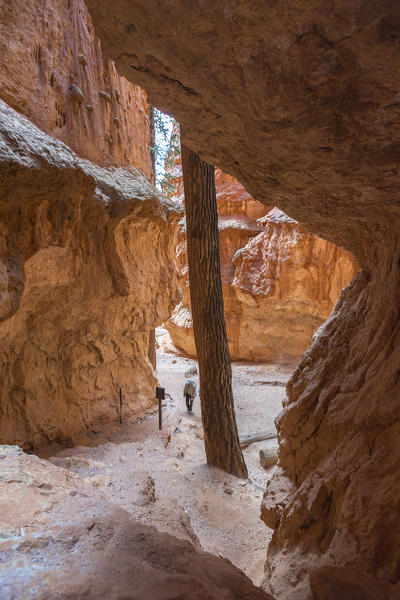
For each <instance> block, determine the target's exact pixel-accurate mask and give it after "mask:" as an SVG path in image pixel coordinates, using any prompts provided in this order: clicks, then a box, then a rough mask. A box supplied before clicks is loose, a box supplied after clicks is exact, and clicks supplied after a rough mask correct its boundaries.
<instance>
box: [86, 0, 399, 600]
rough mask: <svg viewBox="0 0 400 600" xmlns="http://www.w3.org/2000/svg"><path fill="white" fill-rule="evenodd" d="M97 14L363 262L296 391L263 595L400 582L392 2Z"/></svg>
mask: <svg viewBox="0 0 400 600" xmlns="http://www.w3.org/2000/svg"><path fill="white" fill-rule="evenodd" d="M88 7H89V10H90V11H91V15H92V18H93V19H94V23H95V27H96V31H97V33H98V35H100V37H101V39H102V43H103V45H104V46H105V47H106V49H107V51H108V52H109V54H110V56H111V57H112V58H114V59H116V60H117V65H118V67H119V68H121V69H122V72H123V73H124V75H126V76H127V77H128V78H129V79H131V80H132V81H134V82H135V83H138V84H140V85H143V87H145V88H146V90H147V91H148V92H149V93H150V98H151V99H152V101H153V102H154V103H156V104H157V105H158V106H159V107H160V108H162V109H164V110H167V111H169V112H170V113H172V114H173V115H174V116H175V118H176V119H177V120H178V121H179V122H180V123H181V126H182V131H183V136H184V137H185V143H186V144H187V145H189V146H190V147H192V148H193V149H194V150H196V151H197V152H198V153H199V154H200V156H201V157H202V158H204V159H205V160H207V161H208V162H210V163H212V164H216V165H217V166H218V167H220V168H222V169H223V170H225V171H227V172H228V173H230V174H231V175H233V176H235V177H237V179H238V180H239V181H240V182H241V183H242V184H243V185H245V187H246V189H247V190H248V191H249V193H250V194H251V195H252V196H253V197H254V198H255V199H256V200H259V201H262V202H265V203H266V204H268V205H271V204H273V205H274V206H278V207H279V208H280V209H281V210H283V211H284V212H285V213H286V214H288V215H290V216H291V217H292V218H294V219H296V220H297V221H298V222H299V223H300V224H301V225H302V226H305V227H306V228H307V230H309V231H311V232H312V233H313V234H315V235H318V236H320V237H322V238H325V239H328V240H329V241H330V242H333V243H335V244H337V245H339V246H343V247H344V248H346V249H347V250H350V251H351V252H353V253H354V255H355V257H356V259H357V261H358V263H359V264H360V265H361V267H362V269H363V270H362V272H361V273H359V274H358V275H356V277H355V278H354V280H353V281H352V283H351V285H350V286H348V287H347V288H346V290H345V291H344V292H343V293H342V295H341V297H340V299H339V302H338V303H337V305H336V307H335V310H334V312H333V314H332V316H331V317H330V319H329V320H328V322H327V323H326V324H325V325H324V326H323V328H321V329H320V330H319V332H318V335H317V336H315V338H314V341H313V343H312V346H311V348H310V350H309V351H307V352H306V354H305V355H304V357H303V359H302V360H301V362H300V364H299V365H298V367H297V369H296V371H295V372H294V374H293V377H292V379H291V381H290V383H289V385H288V390H287V394H288V395H287V401H286V403H285V407H284V411H283V414H282V415H281V417H280V419H279V423H278V429H279V439H280V471H279V472H277V473H276V474H275V476H274V479H273V482H272V483H271V485H270V486H269V488H268V490H267V494H266V498H265V503H264V509H263V515H264V518H265V520H266V521H267V522H268V524H270V525H271V526H273V527H274V528H275V533H274V536H273V541H272V543H271V545H270V550H269V555H268V565H267V569H268V582H269V583H268V585H270V586H271V587H272V589H273V590H274V591H276V595H278V594H279V596H280V598H282V599H285V598H289V597H290V598H291V599H294V598H301V599H303V600H304V599H306V598H307V599H308V598H310V597H311V588H310V586H309V579H310V575H311V579H312V581H314V583H315V581H317V579H318V578H317V577H315V572H316V569H318V572H319V573H320V572H321V571H320V569H321V568H322V566H321V563H324V566H326V567H328V566H330V567H332V568H345V566H346V568H347V567H349V568H350V567H352V568H354V569H356V571H357V572H359V573H360V572H363V571H368V572H369V574H371V575H372V576H374V577H376V578H378V579H380V580H381V581H390V582H391V584H395V583H396V582H398V581H399V580H400V572H399V564H400V563H399V557H398V544H397V542H396V540H397V539H398V537H399V533H400V530H399V527H400V526H399V522H398V518H397V515H398V511H399V495H398V489H399V486H400V480H399V473H400V469H399V464H400V445H399V442H398V440H399V433H400V432H399V427H400V425H399V420H398V415H399V411H400V378H399V367H398V365H399V364H400V318H399V308H398V298H399V294H400V270H399V264H400V263H399V261H400V247H399V243H398V240H399V237H400V236H399V233H400V202H399V196H398V187H399V173H398V164H399V160H400V128H399V121H400V117H399V91H398V77H397V73H398V71H399V68H400V54H399V51H398V39H399V32H400V8H399V4H398V2H393V1H391V0H389V1H387V2H383V3H382V2H380V1H378V0H373V1H372V2H369V3H368V4H365V2H362V1H361V0H356V2H354V3H348V2H345V1H344V0H337V1H335V2H334V3H333V4H332V3H327V2H323V1H321V0H312V1H311V2H299V1H297V0H296V1H294V0H290V1H289V2H288V3H285V5H284V6H283V5H282V3H280V2H278V3H275V4H271V3H270V4H269V5H268V6H267V7H266V5H265V3H264V2H258V3H257V2H255V3H248V2H245V1H244V0H243V1H239V2H237V3H236V4H235V5H234V6H233V5H230V6H227V4H226V3H214V4H213V5H212V6H211V5H210V4H209V3H207V5H205V4H202V3H196V4H195V5H194V6H193V7H191V10H190V11H189V10H187V5H186V3H185V2H184V1H183V0H175V1H174V2H173V3H172V4H168V5H162V6H160V4H159V3H157V2H155V0H149V1H148V2H146V3H143V2H141V1H140V0H132V1H131V2H129V5H128V4H127V3H126V2H125V1H124V0H116V2H114V3H113V5H112V8H111V6H110V5H107V4H104V2H101V1H100V0H88ZM137 32H140V35H138V33H137ZM313 572H314V575H313ZM342 572H343V571H342ZM339 573H340V571H339ZM359 578H360V580H361V579H362V575H360V576H359ZM383 586H384V584H383V583H382V587H383ZM353 589H354V588H353ZM349 590H351V587H348V588H347V591H348V596H349V595H350V597H351V594H350V592H349ZM313 593H314V595H315V594H316V593H318V592H317V591H316V590H315V587H314V590H313ZM342 595H343V594H342ZM343 597H345V596H343ZM392 597H393V596H392Z"/></svg>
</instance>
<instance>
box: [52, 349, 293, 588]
mask: <svg viewBox="0 0 400 600" xmlns="http://www.w3.org/2000/svg"><path fill="white" fill-rule="evenodd" d="M159 340H160V338H159ZM163 341H165V340H163ZM162 346H163V347H164V348H161V349H160V350H159V352H158V356H157V359H158V364H157V375H158V378H159V381H160V385H162V386H163V387H165V388H166V392H167V393H168V395H169V396H168V398H167V402H166V406H165V408H164V410H163V413H164V430H163V432H161V433H160V432H158V418H157V413H156V412H153V413H152V414H147V415H145V416H143V417H142V418H141V419H139V420H138V421H136V422H135V423H125V424H123V425H119V424H111V425H107V426H104V427H102V428H100V429H99V430H98V431H96V433H91V434H90V435H89V436H87V437H86V438H84V439H82V445H81V446H79V447H77V448H72V449H67V450H63V451H62V452H59V453H58V454H57V455H56V456H54V457H52V458H51V459H50V460H51V462H53V463H54V464H57V465H59V466H63V467H66V468H68V469H70V470H72V471H74V472H76V473H78V474H79V475H81V476H82V477H85V478H90V481H91V482H92V484H93V485H94V486H95V487H97V488H100V489H101V490H102V492H103V493H106V494H107V495H108V496H109V497H110V498H111V499H112V500H113V501H114V502H115V503H117V504H118V505H120V506H123V507H124V508H125V509H126V510H128V511H129V512H130V513H131V514H132V515H134V516H135V517H136V518H137V519H139V520H140V521H141V522H143V523H146V524H152V525H154V526H155V527H157V529H159V530H161V531H167V532H169V533H172V534H174V535H176V536H178V537H182V538H186V539H190V540H191V541H192V542H193V543H195V544H196V545H198V544H200V545H201V546H202V547H203V549H204V550H208V551H209V552H212V553H213V554H217V555H218V554H220V555H222V556H224V557H226V558H228V559H229V560H231V561H232V562H233V563H234V564H235V565H236V566H238V567H239V568H241V569H242V570H244V571H245V572H246V574H247V575H248V576H249V577H250V578H251V579H252V580H253V581H254V583H255V584H256V585H258V584H259V583H260V581H261V577H262V574H263V567H264V561H265V555H266V547H267V545H268V542H269V539H270V536H271V530H269V529H268V528H267V527H266V526H265V525H264V524H263V523H262V522H261V521H260V518H259V513H260V502H261V499H262V490H263V489H264V488H265V485H266V482H267V480H268V479H269V478H270V477H271V475H272V472H273V470H274V467H272V468H271V469H269V470H267V471H266V470H264V469H262V468H261V466H260V463H259V456H258V454H259V450H260V448H263V447H266V446H267V445H270V444H276V441H274V440H271V441H268V442H259V443H255V444H251V445H250V446H249V447H248V448H246V449H245V450H244V456H245V460H246V463H247V466H248V469H249V480H248V481H243V480H240V479H237V478H235V477H233V476H230V475H227V474H226V473H224V472H223V471H220V470H219V469H216V468H214V467H209V466H208V465H206V464H205V455H204V445H203V441H202V427H201V415H200V402H199V400H198V399H196V400H195V403H194V414H193V415H187V414H186V407H185V403H184V399H183V393H182V390H183V385H184V382H185V372H186V371H187V370H188V369H190V368H191V367H193V366H195V361H193V360H191V359H186V358H183V357H180V356H177V355H174V354H173V353H170V352H166V351H165V344H164V343H163V344H162ZM167 347H168V346H167ZM290 372H291V369H290V367H285V366H277V365H244V364H235V365H233V387H234V393H235V402H236V412H237V420H238V428H239V432H240V434H245V433H250V432H255V431H260V430H266V429H270V428H271V427H272V426H273V419H274V417H275V416H276V415H277V414H278V413H279V412H280V410H281V408H282V399H283V398H284V394H285V388H284V384H285V382H286V380H287V378H288V376H289V375H290ZM193 378H194V379H195V380H197V381H198V378H197V376H194V377H193Z"/></svg>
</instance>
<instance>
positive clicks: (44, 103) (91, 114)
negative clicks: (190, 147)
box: [0, 0, 152, 178]
mask: <svg viewBox="0 0 400 600" xmlns="http://www.w3.org/2000/svg"><path fill="white" fill-rule="evenodd" d="M0 56H1V67H0V98H2V99H3V100H4V101H5V102H7V104H9V105H10V106H12V108H14V109H15V110H17V111H19V112H21V113H22V114H24V115H26V116H27V117H29V119H30V120H31V121H32V122H33V123H35V125H37V126H38V127H40V128H41V129H42V130H43V131H45V132H46V133H49V134H51V135H53V136H55V137H57V138H58V139H60V140H61V141H63V142H65V143H66V144H67V145H68V146H69V147H70V148H72V150H74V151H75V152H76V153H77V154H78V155H80V156H82V157H84V158H87V159H89V160H91V161H92V162H95V163H98V164H102V165H111V164H112V165H118V166H128V165H130V166H134V167H136V168H137V169H139V170H140V171H142V173H144V174H145V175H147V177H149V178H151V176H152V171H151V169H152V167H151V160H150V152H149V146H150V134H149V117H148V105H147V96H146V93H145V92H144V90H142V89H141V88H140V87H138V86H134V85H132V84H131V83H129V82H128V81H127V80H126V79H125V78H124V77H120V76H119V75H118V73H117V71H116V69H115V65H114V63H113V62H112V61H111V60H109V59H108V58H105V57H104V56H103V55H102V52H101V47H100V42H99V40H98V39H97V37H96V36H95V34H94V30H93V24H92V21H91V18H90V16H89V13H88V11H87V8H86V6H85V3H84V2H83V0H68V1H67V0H55V1H54V0H45V1H41V0H33V1H31V2H25V1H24V0H13V2H7V1H6V0H2V1H1V2H0Z"/></svg>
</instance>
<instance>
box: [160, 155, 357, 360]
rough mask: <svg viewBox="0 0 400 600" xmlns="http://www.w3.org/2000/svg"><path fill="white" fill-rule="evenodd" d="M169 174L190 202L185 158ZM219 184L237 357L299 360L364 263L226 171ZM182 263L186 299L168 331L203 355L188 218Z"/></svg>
mask: <svg viewBox="0 0 400 600" xmlns="http://www.w3.org/2000/svg"><path fill="white" fill-rule="evenodd" d="M168 171H169V178H170V179H169V181H170V184H172V185H173V186H174V187H175V195H174V198H176V199H177V200H179V201H180V202H183V201H184V194H183V184H182V176H181V168H180V162H179V159H178V160H176V161H175V164H173V165H172V167H169V170H168ZM168 171H167V172H168ZM215 184H216V192H217V204H218V215H219V220H218V226H219V241H220V257H221V276H222V286H223V288H222V290H223V296H224V305H225V320H226V327H227V333H228V340H229V349H230V352H231V357H232V359H233V360H251V361H260V362H261V361H282V360H283V361H285V360H289V361H293V360H298V359H299V358H300V357H301V355H302V354H303V353H304V352H305V351H306V350H307V348H308V347H309V345H310V342H311V338H312V336H313V334H314V333H315V331H316V330H317V329H318V327H319V326H320V325H321V324H322V323H323V322H324V321H325V320H326V319H327V318H328V316H329V314H330V313H331V311H332V309H333V306H334V305H335V303H336V301H337V299H338V297H339V294H340V292H341V290H342V288H343V287H345V286H346V285H347V284H348V283H349V282H350V281H351V279H352V278H353V276H354V274H355V273H356V272H357V269H358V267H357V264H356V262H355V260H354V258H353V257H352V256H351V254H350V253H349V252H346V251H345V250H343V248H338V247H337V246H335V245H334V244H331V243H329V242H327V241H326V240H323V239H322V238H319V237H316V236H313V235H311V234H310V233H307V232H306V231H305V230H304V229H303V228H302V227H300V226H299V224H298V223H297V222H296V221H294V220H293V219H290V218H289V217H288V216H287V215H285V214H284V213H283V212H281V211H280V210H279V209H277V208H275V209H272V210H271V211H270V212H268V214H267V215H265V212H266V211H267V210H268V208H267V207H266V206H265V205H263V204H261V203H259V202H257V201H256V200H254V199H253V198H252V197H251V196H250V195H249V194H248V193H247V192H246V190H245V189H244V188H243V186H242V185H241V184H240V183H239V182H238V181H236V180H235V179H234V178H233V177H231V176H230V175H227V174H226V173H223V172H222V171H221V170H220V169H216V174H215ZM264 215H265V216H264ZM177 261H178V265H179V270H180V276H181V285H182V288H183V298H182V300H181V302H180V303H179V304H178V305H177V306H176V308H175V309H174V312H173V314H172V316H171V319H170V320H169V321H168V322H167V323H166V327H167V329H168V330H169V332H170V335H171V339H172V342H173V343H174V345H175V346H176V347H177V348H179V349H181V350H183V351H184V352H185V353H186V354H188V355H189V356H195V355H196V348H195V345H194V338H193V329H192V315H191V308H190V293H189V278H188V265H187V254H186V229H185V221H184V220H182V222H181V223H180V231H179V236H178V244H177Z"/></svg>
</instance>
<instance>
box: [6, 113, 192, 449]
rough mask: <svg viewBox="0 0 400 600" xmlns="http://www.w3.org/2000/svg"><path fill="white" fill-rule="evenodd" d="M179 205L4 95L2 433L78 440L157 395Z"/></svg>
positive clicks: (17, 438) (29, 442)
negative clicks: (158, 335) (40, 123)
mask: <svg viewBox="0 0 400 600" xmlns="http://www.w3.org/2000/svg"><path fill="white" fill-rule="evenodd" d="M180 217H181V211H180V210H179V209H177V208H176V206H175V205H174V203H173V202H172V201H169V200H166V199H165V198H164V197H162V196H161V195H159V194H157V193H156V192H155V190H154V188H153V187H152V185H151V184H150V183H149V182H148V181H147V180H146V179H145V177H144V176H143V175H141V174H140V173H139V172H138V171H137V170H136V169H133V168H118V169H117V168H102V167H99V166H98V165H94V164H93V163H91V162H89V161H86V160H83V159H79V158H78V157H77V156H76V154H74V153H73V152H72V151H71V150H70V149H69V148H68V147H67V146H65V145H64V144H63V143H62V142H60V141H58V140H56V139H55V138H52V137H50V136H48V135H46V134H45V133H43V132H42V131H41V130H40V129H38V128H37V127H36V126H34V125H32V124H31V123H30V122H29V121H28V120H27V119H26V118H24V117H22V116H21V115H19V114H18V113H16V112H15V111H14V110H13V109H11V108H10V107H8V106H7V105H6V104H5V103H3V102H0V227H1V236H0V274H1V276H0V349H1V350H0V380H1V387H0V439H1V440H2V441H3V442H6V443H16V444H18V445H20V446H23V447H25V448H39V447H40V446H41V445H43V444H47V443H49V442H51V441H60V442H63V443H73V442H74V440H75V439H76V437H77V436H78V435H79V434H80V433H81V432H82V431H83V430H84V429H86V428H88V427H90V426H91V425H93V424H94V423H96V422H99V421H102V420H112V419H115V420H116V419H118V418H119V388H120V387H121V388H122V390H123V413H124V418H128V417H129V416H130V415H132V414H134V413H136V412H138V411H140V410H143V409H144V408H146V407H148V406H149V405H150V404H151V402H152V401H153V396H154V385H155V383H156V380H155V377H154V374H153V369H152V366H151V364H150V361H149V359H148V348H149V338H150V333H151V331H152V330H153V329H154V327H155V326H156V325H157V324H159V323H161V322H162V321H164V320H165V319H167V318H168V316H169V315H170V313H171V311H172V308H173V307H174V306H175V305H176V303H177V301H178V299H179V292H178V282H177V274H176V267H175V262H174V255H175V231H176V222H177V221H178V220H179V218H180Z"/></svg>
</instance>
